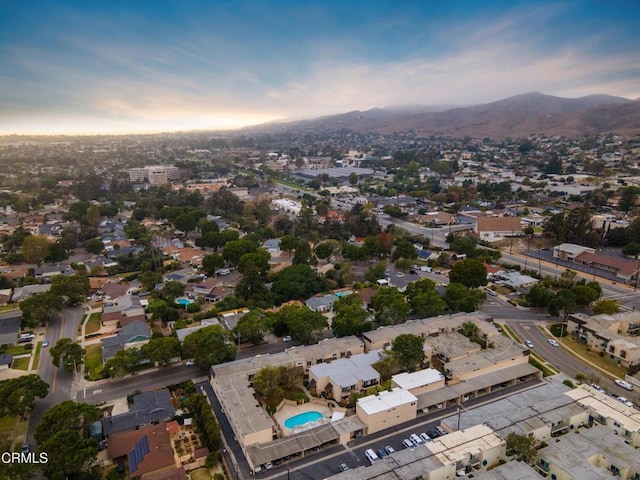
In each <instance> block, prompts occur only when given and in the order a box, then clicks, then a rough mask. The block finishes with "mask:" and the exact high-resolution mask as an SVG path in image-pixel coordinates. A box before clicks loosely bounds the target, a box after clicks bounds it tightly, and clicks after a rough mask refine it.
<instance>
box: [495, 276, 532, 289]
mask: <svg viewBox="0 0 640 480" xmlns="http://www.w3.org/2000/svg"><path fill="white" fill-rule="evenodd" d="M500 278H502V280H503V281H504V284H505V285H507V286H509V287H511V288H515V289H516V290H520V289H528V288H529V287H532V286H533V285H535V284H536V283H538V279H537V278H533V277H531V276H529V275H523V274H522V273H520V272H506V273H502V274H501V275H500Z"/></svg>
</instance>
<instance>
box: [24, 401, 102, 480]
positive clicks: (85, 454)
mask: <svg viewBox="0 0 640 480" xmlns="http://www.w3.org/2000/svg"><path fill="white" fill-rule="evenodd" d="M99 417H100V415H99V412H98V409H97V408H96V407H95V406H93V405H88V404H86V403H75V402H72V401H71V400H66V401H64V402H62V403H59V404H57V405H55V406H53V407H51V408H50V409H49V410H47V411H46V412H45V414H44V415H43V416H42V419H41V420H40V422H39V423H38V425H37V427H36V432H35V439H36V442H38V448H39V450H40V451H43V452H47V453H48V457H49V461H48V463H46V464H45V465H44V473H45V475H46V476H47V478H49V479H51V480H66V479H68V478H85V477H81V475H82V474H86V472H87V471H88V470H89V468H90V466H91V464H92V463H93V462H94V461H95V459H96V457H97V454H98V443H97V442H96V441H95V440H94V439H93V438H91V436H90V435H89V427H90V425H91V424H92V423H93V422H95V421H96V420H98V419H99Z"/></svg>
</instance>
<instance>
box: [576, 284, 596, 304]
mask: <svg viewBox="0 0 640 480" xmlns="http://www.w3.org/2000/svg"><path fill="white" fill-rule="evenodd" d="M571 293H573V295H574V296H575V297H576V304H577V305H580V306H586V305H590V304H591V303H593V302H595V301H596V300H597V299H598V298H600V292H598V291H596V290H594V289H593V288H591V287H589V286H588V285H574V286H573V287H571Z"/></svg>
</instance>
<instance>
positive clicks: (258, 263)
mask: <svg viewBox="0 0 640 480" xmlns="http://www.w3.org/2000/svg"><path fill="white" fill-rule="evenodd" d="M270 259H271V254H270V253H269V252H268V251H267V250H265V249H264V248H258V249H257V250H256V251H255V252H253V253H245V254H244V255H243V256H242V257H240V261H239V262H238V271H239V272H240V273H241V274H242V275H245V276H246V275H247V274H250V275H255V272H258V275H260V277H263V278H266V276H267V273H269V269H270V268H271V266H270V265H269V260H270ZM254 267H255V268H254Z"/></svg>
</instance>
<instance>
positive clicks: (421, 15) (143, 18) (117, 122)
mask: <svg viewBox="0 0 640 480" xmlns="http://www.w3.org/2000/svg"><path fill="white" fill-rule="evenodd" d="M639 18H640V5H638V4H636V3H635V2H631V1H619V2H616V8H612V7H611V6H608V5H605V4H602V3H600V2H595V1H594V2H550V1H544V2H524V1H521V2H510V3H509V6H505V4H504V3H503V2H497V1H493V2H482V3H481V4H480V3H476V2H470V1H460V2H453V3H451V4H446V5H442V4H441V3H436V2H421V3H420V4H419V5H415V4H413V3H410V2H406V3H400V4H399V3H398V2H393V3H392V2H375V3H371V2H358V1H356V2H349V4H348V5H344V4H343V3H342V2H289V1H283V2H270V1H267V2H215V4H213V3H212V2H204V1H201V2H200V1H192V2H170V1H164V2H154V3H153V4H146V3H139V4H136V3H133V4H131V3H130V2H109V3H104V4H103V3H88V4H86V3H82V2H64V3H63V4H60V3H59V2H49V1H40V2H37V3H31V4H29V5H28V6H27V7H25V6H24V4H23V5H20V4H19V3H15V4H14V3H9V2H6V3H4V4H2V5H0V55H1V56H2V58H3V60H4V61H3V63H2V66H0V86H1V88H0V105H1V106H2V108H1V109H0V110H1V112H2V113H0V134H6V133H126V132H150V131H173V130H192V129H219V128H238V127H242V126H246V125H252V124H257V123H263V122H266V121H273V120H278V119H283V118H302V117H304V118H310V117H314V116H320V115H327V114H334V113H341V112H346V111H350V110H366V109H369V108H374V107H385V106H391V105H398V104H423V105H438V104H474V103H486V102H490V101H495V100H498V99H501V98H505V97H508V96H511V95H516V94H520V93H525V92H528V91H533V90H535V91H541V92H543V93H546V94H550V95H557V96H566V97H578V96H583V95H589V94H595V93H605V94H610V95H617V96H622V97H626V98H638V97H639V96H640V84H639V82H638V79H639V78H640V53H639V52H640V37H638V35H637V33H636V32H635V28H634V27H636V25H637V22H638V19H639Z"/></svg>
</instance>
